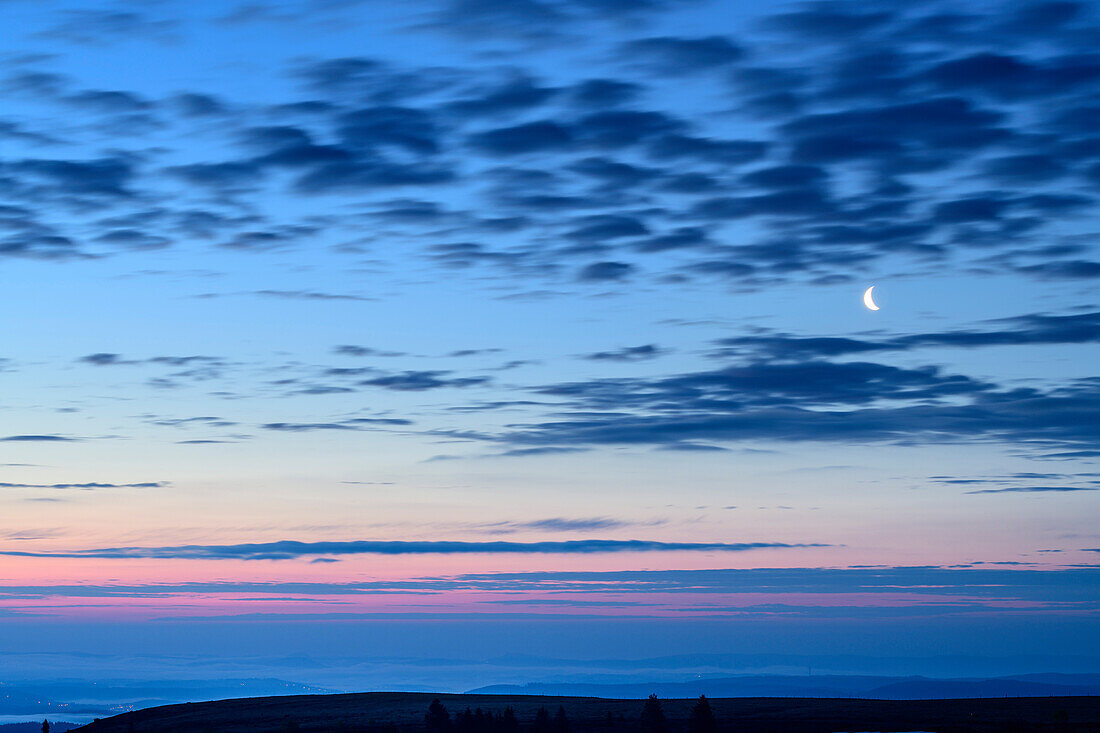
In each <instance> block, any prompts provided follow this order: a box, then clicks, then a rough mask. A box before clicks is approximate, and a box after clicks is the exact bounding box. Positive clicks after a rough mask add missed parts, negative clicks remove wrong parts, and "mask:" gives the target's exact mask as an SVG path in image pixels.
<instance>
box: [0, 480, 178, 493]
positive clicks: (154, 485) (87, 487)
mask: <svg viewBox="0 0 1100 733" xmlns="http://www.w3.org/2000/svg"><path fill="white" fill-rule="evenodd" d="M169 485H170V484H169V483H168V482H167V481H145V482H142V483H136V484H105V483H97V482H90V483H83V484H12V483H0V488H5V489H80V490H82V491H92V490H95V489H162V488H164V487H166V486H169Z"/></svg>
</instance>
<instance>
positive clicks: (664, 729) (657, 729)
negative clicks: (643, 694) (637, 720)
mask: <svg viewBox="0 0 1100 733" xmlns="http://www.w3.org/2000/svg"><path fill="white" fill-rule="evenodd" d="M641 723H642V733H668V721H667V720H665V713H664V711H663V710H661V701H660V700H658V699H657V695H650V696H649V699H648V700H646V701H645V707H643V708H642V720H641Z"/></svg>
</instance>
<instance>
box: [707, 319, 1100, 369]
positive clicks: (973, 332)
mask: <svg viewBox="0 0 1100 733" xmlns="http://www.w3.org/2000/svg"><path fill="white" fill-rule="evenodd" d="M988 323H989V324H991V325H993V326H995V327H994V328H987V329H982V330H977V329H956V330H953V331H938V332H935V331H934V332H928V333H917V334H910V335H904V336H894V337H891V338H885V339H879V340H863V339H852V338H836V337H818V336H815V337H800V336H791V335H788V334H782V333H766V334H763V335H756V336H738V337H733V338H727V339H721V340H719V341H718V342H717V343H719V344H720V345H722V346H724V347H727V348H726V349H725V350H723V351H722V352H720V353H721V354H727V355H729V354H741V355H748V356H753V355H757V354H764V355H767V356H769V357H772V358H779V359H804V358H813V357H835V356H846V355H851V354H863V353H868V352H874V351H910V350H914V349H919V348H926V347H950V348H982V347H989V346H1035V345H1043V344H1087V343H1100V312H1095V311H1093V312H1086V313H1076V314H1073V315H1047V314H1043V313H1030V314H1026V315H1022V316H1014V317H1011V318H1001V319H996V320H994V321H989V322H988Z"/></svg>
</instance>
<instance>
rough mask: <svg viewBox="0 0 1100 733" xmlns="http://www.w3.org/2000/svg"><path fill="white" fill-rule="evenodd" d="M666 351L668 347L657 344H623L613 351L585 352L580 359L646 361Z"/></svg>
mask: <svg viewBox="0 0 1100 733" xmlns="http://www.w3.org/2000/svg"><path fill="white" fill-rule="evenodd" d="M666 353H668V349H663V348H661V347H660V346H657V344H643V345H642V346H624V347H623V348H621V349H615V350H614V351H597V352H595V353H592V354H585V355H584V356H582V357H581V358H582V359H589V360H591V361H624V362H631V361H648V360H650V359H656V358H657V357H659V356H662V355H664V354H666Z"/></svg>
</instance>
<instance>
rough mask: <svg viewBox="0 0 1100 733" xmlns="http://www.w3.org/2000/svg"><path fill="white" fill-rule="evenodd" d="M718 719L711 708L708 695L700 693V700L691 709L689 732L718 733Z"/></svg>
mask: <svg viewBox="0 0 1100 733" xmlns="http://www.w3.org/2000/svg"><path fill="white" fill-rule="evenodd" d="M717 731H718V721H716V720H715V719H714V711H713V710H711V709H710V703H709V702H707V696H706V695H700V696H699V701H698V702H696V703H695V707H693V708H692V709H691V716H690V717H689V718H688V733H717Z"/></svg>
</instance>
